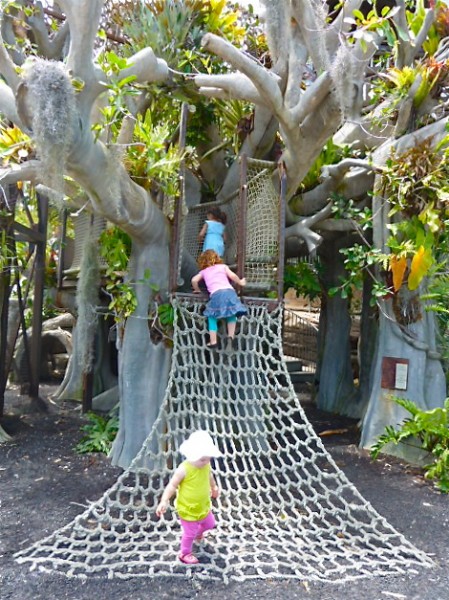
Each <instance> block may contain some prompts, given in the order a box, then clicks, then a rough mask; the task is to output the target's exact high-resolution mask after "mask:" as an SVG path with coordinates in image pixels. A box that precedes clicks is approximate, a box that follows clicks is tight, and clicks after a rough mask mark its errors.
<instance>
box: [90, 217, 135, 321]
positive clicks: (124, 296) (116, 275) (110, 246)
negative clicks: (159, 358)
mask: <svg viewBox="0 0 449 600" xmlns="http://www.w3.org/2000/svg"><path fill="white" fill-rule="evenodd" d="M99 241H100V255H101V256H102V258H103V259H104V260H105V261H106V264H107V268H106V280H107V282H106V287H105V290H106V292H107V293H108V294H109V296H110V297H111V301H110V302H109V306H108V308H109V310H111V311H112V312H113V314H114V318H115V320H116V321H123V320H125V319H127V318H128V317H129V316H130V315H132V313H133V312H134V311H135V310H136V308H137V297H136V292H135V290H134V287H133V286H132V285H131V284H129V283H127V282H125V281H124V277H125V273H126V268H127V266H128V260H129V256H130V254H131V238H130V237H129V236H128V235H127V234H126V233H125V232H124V231H122V230H121V229H119V228H118V227H110V228H108V229H105V230H104V231H103V232H102V233H101V235H100V240H99Z"/></svg>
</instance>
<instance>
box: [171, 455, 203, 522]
mask: <svg viewBox="0 0 449 600" xmlns="http://www.w3.org/2000/svg"><path fill="white" fill-rule="evenodd" d="M182 466H183V467H184V469H185V471H186V476H185V477H184V479H183V480H182V481H181V483H180V484H179V488H178V494H177V496H176V502H175V506H176V510H177V512H178V515H179V516H180V517H181V519H184V521H200V520H201V519H204V518H205V517H206V516H207V515H208V513H209V511H210V509H211V499H210V464H209V465H205V466H204V467H201V468H200V469H198V468H197V467H194V466H193V465H192V464H191V463H189V462H188V461H187V460H185V461H184V462H183V463H182Z"/></svg>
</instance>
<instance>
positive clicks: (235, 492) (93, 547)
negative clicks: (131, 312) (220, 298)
mask: <svg viewBox="0 0 449 600" xmlns="http://www.w3.org/2000/svg"><path fill="white" fill-rule="evenodd" d="M174 304H175V309H176V314H177V319H176V325H175V334H174V335H175V338H174V349H173V361H172V369H171V373H170V378H169V383H168V387H167V393H166V396H165V399H164V402H163V405H162V407H161V410H160V413H159V416H158V418H157V420H156V422H155V425H154V427H153V429H152V431H151V433H150V435H149V436H148V438H147V440H146V442H145V443H144V445H143V447H142V449H141V451H140V452H139V454H138V456H136V458H135V460H134V461H133V463H132V465H131V466H130V467H129V469H128V470H127V471H125V472H124V473H123V474H122V475H121V476H120V477H119V478H118V480H117V482H116V484H115V485H114V486H113V487H112V488H110V489H109V490H108V491H107V492H106V493H105V494H104V496H103V497H102V498H101V499H100V500H99V501H97V502H95V503H94V504H92V505H91V506H90V507H89V508H88V509H87V510H86V511H85V512H84V513H83V514H81V515H80V516H78V517H77V518H76V519H75V520H74V521H72V522H71V523H69V524H68V525H67V526H65V527H63V528H62V529H60V530H58V531H56V532H55V533H53V534H52V535H50V536H49V537H47V538H46V539H44V540H42V541H39V542H37V543H35V544H34V545H32V546H31V547H29V548H28V549H24V550H23V551H21V552H19V553H17V554H16V559H17V560H18V561H19V562H29V563H31V564H32V567H33V568H36V567H39V568H41V569H44V570H45V569H51V570H57V571H61V572H63V573H65V574H66V575H68V576H80V577H86V576H88V575H97V576H104V577H109V578H112V577H118V578H130V577H138V576H141V577H143V576H151V577H155V576H161V577H163V576H180V577H185V575H186V572H187V573H188V574H190V575H192V574H193V575H195V576H197V577H199V578H204V579H212V580H213V579H215V580H220V579H221V580H224V581H225V582H226V581H229V580H246V579H251V578H278V579H289V578H290V579H300V580H309V581H334V582H343V581H348V580H353V579H357V578H361V577H367V576H374V575H387V574H402V573H405V572H407V570H408V569H409V568H410V567H412V566H414V567H417V566H427V567H430V566H432V565H433V563H432V561H431V560H430V558H428V557H427V556H426V555H425V554H424V553H422V552H421V551H419V550H417V549H416V548H415V547H414V546H413V545H412V544H410V543H409V542H408V541H407V540H406V539H405V538H404V537H403V536H402V535H401V534H400V533H398V532H397V531H395V530H394V529H393V528H392V527H391V526H390V525H389V524H388V523H387V521H386V520H385V519H384V518H383V517H382V516H380V515H379V514H378V513H377V512H376V511H375V510H374V509H373V508H372V506H371V505H370V504H369V503H368V502H367V501H365V500H364V499H363V498H362V497H361V495H360V494H359V493H358V491H357V490H356V488H355V487H354V486H353V485H352V484H351V483H350V482H349V481H348V480H347V478H346V476H345V475H344V474H343V473H342V472H341V471H340V470H339V469H338V467H337V466H336V464H335V462H334V461H333V459H332V457H331V456H330V454H329V453H328V452H327V451H326V449H325V448H324V446H323V444H322V442H321V440H320V438H319V437H318V436H317V435H316V434H315V433H314V431H313V429H312V427H311V425H310V424H309V422H308V420H307V418H306V417H305V414H304V412H303V410H302V408H301V406H300V404H299V401H298V399H297V396H296V394H295V392H294V390H293V387H292V385H291V382H290V380H289V377H288V373H287V370H286V367H285V362H284V359H283V355H282V343H281V323H282V307H281V306H278V307H277V308H275V309H274V310H273V311H272V312H269V311H268V309H267V306H266V305H260V304H255V303H254V304H252V303H251V302H250V301H248V308H249V312H248V315H247V316H245V317H242V318H241V319H240V320H239V323H238V327H239V331H238V335H237V337H236V340H235V342H236V346H235V348H234V349H233V351H232V352H230V353H227V352H226V351H224V350H218V351H216V352H213V353H212V352H211V351H210V350H208V349H207V348H206V345H205V343H206V339H207V336H206V319H205V318H204V317H203V316H202V310H203V306H204V305H203V304H202V303H201V302H199V301H198V300H196V299H192V298H186V297H178V298H176V299H175V302H174ZM222 335H223V336H224V331H223V332H220V336H222ZM198 428H203V429H207V430H208V431H209V432H210V433H211V435H212V437H213V438H214V439H215V442H216V443H217V444H218V446H219V448H220V449H221V451H222V452H223V455H224V456H223V457H222V458H220V459H218V461H216V463H215V466H214V473H215V476H216V479H217V482H218V484H219V485H220V487H221V488H222V493H221V495H220V497H219V498H218V499H217V500H215V501H214V504H215V508H214V512H215V514H216V517H217V523H218V527H217V529H215V530H214V531H212V532H210V533H209V534H208V536H209V537H207V538H206V541H205V542H203V543H202V544H201V545H198V547H196V548H194V551H195V553H196V555H197V556H198V558H199V560H200V563H199V565H194V566H187V565H183V564H181V563H180V562H179V561H178V560H177V554H178V552H179V543H180V536H181V532H180V526H179V524H178V520H177V518H176V515H175V514H174V512H173V511H171V510H169V511H168V512H167V513H166V515H165V517H164V518H162V519H157V518H156V517H155V514H154V513H155V508H156V506H157V503H158V501H159V499H160V497H161V495H162V492H163V489H164V487H165V485H166V484H167V482H168V480H169V478H170V476H171V473H172V472H173V469H174V468H176V466H177V465H178V464H179V463H180V462H181V461H182V457H181V456H180V454H179V452H178V448H179V446H180V444H181V442H182V441H183V440H184V439H186V438H187V437H188V435H189V434H190V433H191V432H192V430H194V429H198Z"/></svg>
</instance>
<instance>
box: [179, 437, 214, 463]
mask: <svg viewBox="0 0 449 600" xmlns="http://www.w3.org/2000/svg"><path fill="white" fill-rule="evenodd" d="M179 451H180V452H181V454H183V455H184V456H185V457H186V459H187V460H189V461H196V460H199V459H200V458H203V456H210V457H211V458H218V457H219V456H222V454H221V452H220V450H219V449H218V448H217V446H216V445H215V444H214V442H213V440H212V438H211V437H210V435H209V434H208V433H207V431H194V432H193V433H192V434H191V435H190V437H189V438H188V439H187V440H186V441H185V442H183V443H182V444H181V446H180V447H179Z"/></svg>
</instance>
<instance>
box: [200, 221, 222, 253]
mask: <svg viewBox="0 0 449 600" xmlns="http://www.w3.org/2000/svg"><path fill="white" fill-rule="evenodd" d="M206 224H207V232H206V237H205V238H204V243H203V252H205V251H206V250H215V252H216V253H217V254H218V256H223V254H224V240H223V234H224V230H225V226H224V225H223V223H220V221H206Z"/></svg>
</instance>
